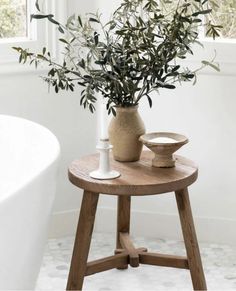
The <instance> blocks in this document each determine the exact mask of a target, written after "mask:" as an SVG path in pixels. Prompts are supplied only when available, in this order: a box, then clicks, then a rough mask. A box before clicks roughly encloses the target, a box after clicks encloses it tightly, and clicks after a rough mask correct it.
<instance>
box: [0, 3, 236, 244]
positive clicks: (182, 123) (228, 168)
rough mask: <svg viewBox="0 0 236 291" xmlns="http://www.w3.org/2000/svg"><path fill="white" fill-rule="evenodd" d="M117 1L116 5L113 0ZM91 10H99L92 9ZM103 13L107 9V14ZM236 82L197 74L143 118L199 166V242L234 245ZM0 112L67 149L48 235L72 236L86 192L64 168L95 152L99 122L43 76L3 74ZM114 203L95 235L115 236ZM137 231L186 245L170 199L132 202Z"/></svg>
mask: <svg viewBox="0 0 236 291" xmlns="http://www.w3.org/2000/svg"><path fill="white" fill-rule="evenodd" d="M116 2H117V1H116ZM96 3H97V4H96V5H95V0H93V1H92V0H88V1H86V2H84V1H77V0H69V1H68V8H69V13H70V14H72V13H74V12H77V11H78V12H79V13H84V12H88V11H96V9H97V7H100V10H102V11H105V12H106V14H107V15H108V14H109V13H110V11H111V10H112V6H114V1H108V0H99V1H97V2H96ZM93 7H94V9H93ZM105 9H106V10H105ZM235 83H236V76H226V75H222V74H218V75H203V74H202V75H200V76H199V81H198V83H197V85H196V86H195V87H192V85H190V84H187V85H186V84H185V85H184V86H183V87H181V88H179V89H177V90H174V91H168V90H163V91H161V94H160V95H155V96H153V98H154V100H155V101H154V105H153V108H152V109H151V110H150V109H149V108H148V106H147V102H145V101H143V103H142V104H141V108H140V112H141V114H142V117H143V119H144V121H145V124H146V127H147V131H163V130H167V131H175V132H179V133H183V134H185V135H187V136H188V137H189V139H190V143H189V144H188V145H186V146H185V147H184V148H183V150H181V153H182V154H184V155H186V156H187V157H189V158H191V159H193V160H194V161H196V162H197V163H198V164H199V168H200V173H199V179H198V181H197V183H195V184H194V185H193V186H192V187H191V188H190V195H191V201H192V207H193V212H194V215H195V220H196V226H197V230H198V233H199V237H200V239H201V240H208V241H209V240H210V241H218V242H227V243H233V242H234V243H236V234H235V229H236V211H235V208H236V195H235V193H236V189H235V188H234V181H235V180H234V179H235V178H236V173H235V170H234V167H235V166H234V165H235V163H236V156H235V149H236V114H235V113H236V99H235V95H236V94H235V91H236V90H235ZM0 88H1V89H0V113H2V114H12V115H16V116H21V117H24V118H28V119H30V120H33V121H36V122H38V123H40V124H42V125H45V126H47V127H48V128H49V129H50V130H51V131H52V132H54V133H55V134H56V136H57V137H58V139H59V141H60V143H61V147H62V160H61V166H60V173H59V181H58V191H57V198H56V202H55V207H54V217H53V222H52V228H51V236H59V235H62V234H64V235H66V234H72V233H73V232H74V230H75V227H76V221H77V217H78V209H79V205H80V200H81V191H79V190H77V189H75V187H74V186H72V185H71V184H70V183H69V182H68V180H67V166H68V165H69V163H70V162H71V161H72V160H73V159H75V158H78V157H80V156H82V155H84V154H88V153H91V152H94V150H95V143H96V142H95V139H96V116H92V115H91V114H90V113H88V112H87V111H84V110H83V109H82V108H81V107H80V106H79V91H78V92H76V93H68V92H63V93H60V94H55V93H54V92H53V90H52V91H51V92H50V93H48V92H47V86H46V85H45V84H44V83H43V81H42V80H41V79H39V78H38V73H37V72H34V73H18V74H8V75H5V74H1V75H0ZM115 206H116V204H115V198H114V197H107V196H103V197H102V199H101V200H100V202H99V210H98V217H97V225H96V227H97V230H99V231H114V230H115V219H116V213H115ZM133 218H134V219H133V220H135V223H133V224H132V228H133V232H134V233H135V234H139V235H141V234H142V235H143V234H144V235H149V236H150V235H151V236H154V235H155V236H159V237H172V238H181V236H180V229H179V223H178V217H177V212H176V205H175V200H174V196H173V195H172V194H168V195H163V196H158V197H157V196H154V197H144V198H141V197H140V198H135V199H133Z"/></svg>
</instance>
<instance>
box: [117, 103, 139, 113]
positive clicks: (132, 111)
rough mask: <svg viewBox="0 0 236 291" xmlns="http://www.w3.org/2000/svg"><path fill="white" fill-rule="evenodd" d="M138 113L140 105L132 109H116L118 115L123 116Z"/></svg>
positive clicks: (131, 107)
mask: <svg viewBox="0 0 236 291" xmlns="http://www.w3.org/2000/svg"><path fill="white" fill-rule="evenodd" d="M137 111H138V105H137V106H130V107H116V113H117V114H123V113H129V114H131V113H136V112H137Z"/></svg>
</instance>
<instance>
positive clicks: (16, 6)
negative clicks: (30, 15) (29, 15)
mask: <svg viewBox="0 0 236 291" xmlns="http://www.w3.org/2000/svg"><path fill="white" fill-rule="evenodd" d="M25 33H26V5H25V1H22V0H18V1H14V0H0V38H10V37H17V36H25Z"/></svg>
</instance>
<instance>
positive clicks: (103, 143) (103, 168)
mask: <svg viewBox="0 0 236 291" xmlns="http://www.w3.org/2000/svg"><path fill="white" fill-rule="evenodd" d="M112 147H113V146H112V145H110V144H109V139H100V143H99V144H98V145H97V146H96V149H97V150H98V151H99V153H100V156H99V168H98V169H97V170H95V171H93V172H91V173H90V174H89V175H90V177H91V178H93V179H98V180H111V179H115V178H118V177H120V173H119V172H117V171H114V170H112V169H111V167H110V158H109V153H110V150H111V149H112Z"/></svg>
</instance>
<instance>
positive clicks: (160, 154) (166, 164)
mask: <svg viewBox="0 0 236 291" xmlns="http://www.w3.org/2000/svg"><path fill="white" fill-rule="evenodd" d="M156 138H167V139H169V138H170V139H172V140H174V141H173V142H172V141H170V142H156V141H152V140H153V139H156ZM139 140H140V141H141V142H142V143H143V144H144V145H145V146H146V147H148V148H149V149H150V150H151V151H152V152H154V154H155V157H154V158H153V160H152V165H153V167H157V168H172V167H174V166H175V158H174V157H173V154H174V153H175V152H176V151H177V150H178V149H179V148H181V147H182V146H183V145H185V144H186V143H188V139H187V137H186V136H184V135H181V134H178V133H172V132H153V133H147V134H144V135H142V136H140V138H139ZM167 141H168V140H167Z"/></svg>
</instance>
